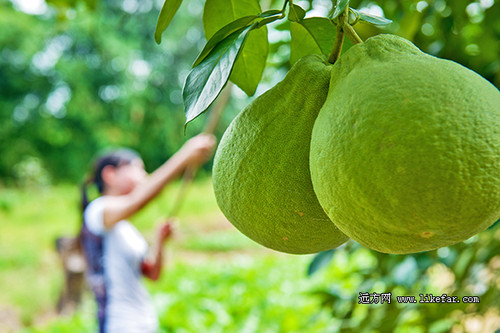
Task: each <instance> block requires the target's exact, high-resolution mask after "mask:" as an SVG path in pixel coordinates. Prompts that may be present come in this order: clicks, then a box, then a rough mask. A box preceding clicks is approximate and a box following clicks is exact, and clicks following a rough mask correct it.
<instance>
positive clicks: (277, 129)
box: [213, 55, 348, 254]
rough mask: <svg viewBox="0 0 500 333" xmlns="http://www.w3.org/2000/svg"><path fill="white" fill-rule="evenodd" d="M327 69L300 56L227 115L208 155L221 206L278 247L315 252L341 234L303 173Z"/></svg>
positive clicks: (236, 223)
mask: <svg viewBox="0 0 500 333" xmlns="http://www.w3.org/2000/svg"><path fill="white" fill-rule="evenodd" d="M331 68H332V66H331V65H329V64H327V63H326V61H325V60H323V59H322V58H321V57H319V56H315V55H314V56H308V57H305V58H303V59H301V60H299V61H298V62H297V63H296V64H295V65H294V66H293V67H292V68H291V69H290V71H289V73H288V74H287V75H286V77H285V79H284V80H283V81H281V82H280V83H278V84H277V85H276V86H275V87H273V88H272V89H270V90H269V91H267V92H266V93H264V94H263V95H262V96H260V97H258V98H257V99H255V100H254V101H253V102H252V103H251V104H250V105H249V106H248V107H246V108H245V109H244V110H243V111H242V112H241V113H240V114H239V115H238V116H237V117H236V118H235V119H234V120H233V121H232V123H231V124H230V126H229V127H228V129H227V130H226V132H225V133H224V135H223V137H222V139H221V141H220V143H219V146H218V148H217V152H216V154H215V160H214V167H213V184H214V191H215V196H216V199H217V203H218V205H219V207H220V209H221V210H222V212H223V213H224V215H225V216H226V217H227V219H228V220H229V221H230V222H231V223H232V224H233V225H234V226H235V227H236V228H238V229H239V230H240V231H241V232H242V233H243V234H245V235H246V236H248V237H249V238H251V239H253V240H254V241H256V242H258V243H260V244H262V245H264V246H266V247H269V248H271V249H274V250H277V251H282V252H287V253H295V254H305V253H315V252H319V251H323V250H327V249H331V248H333V247H336V246H338V245H340V244H342V243H344V242H345V241H347V239H348V238H347V237H346V236H345V235H344V234H342V233H341V232H340V231H339V230H338V229H337V228H336V227H335V225H334V224H333V223H332V222H331V221H330V219H329V218H328V216H327V215H326V214H325V213H324V211H323V209H322V208H321V206H320V204H319V202H318V200H317V198H316V195H315V194H314V190H313V188H312V183H311V178H310V172H309V144H310V139H311V132H312V127H313V125H314V120H315V119H316V116H317V114H318V112H319V110H320V108H321V106H322V105H323V103H324V101H325V99H326V95H327V94H328V84H329V81H330V72H331Z"/></svg>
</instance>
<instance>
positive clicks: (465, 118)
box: [310, 35, 500, 253]
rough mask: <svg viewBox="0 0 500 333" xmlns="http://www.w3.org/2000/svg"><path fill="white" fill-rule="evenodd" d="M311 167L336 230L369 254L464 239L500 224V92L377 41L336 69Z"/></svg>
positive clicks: (445, 64) (404, 47) (386, 39)
mask: <svg viewBox="0 0 500 333" xmlns="http://www.w3.org/2000/svg"><path fill="white" fill-rule="evenodd" d="M330 87H331V88H330V92H329V95H328V97H327V100H326V102H325V104H324V106H323V108H322V109H321V111H320V113H319V115H318V118H317V120H316V123H315V126H314V130H313V134H312V141H311V155H310V162H311V164H310V166H311V176H312V182H313V185H314V190H315V192H316V194H317V197H318V199H319V201H320V203H321V205H322V207H323V208H324V210H325V211H326V212H327V214H328V216H329V217H330V218H331V219H332V221H334V222H335V224H336V225H337V227H338V228H339V229H340V230H341V231H342V232H344V233H345V234H346V235H348V236H349V237H351V238H353V239H354V240H356V241H358V242H359V243H361V244H362V245H365V246H367V247H369V248H371V249H374V250H377V251H380V252H386V253H412V252H420V251H426V250H432V249H436V248H439V247H442V246H447V245H451V244H454V243H457V242H460V241H463V240H465V239H467V238H469V237H471V236H473V235H474V234H476V233H478V232H480V231H482V230H484V229H486V228H487V227H488V226H490V225H491V224H493V223H494V222H495V221H496V220H497V219H498V217H499V216H500V92H499V91H498V89H497V88H495V87H494V86H493V85H492V84H490V83H489V82H488V81H486V80H485V79H483V78H482V77H481V76H479V75H478V74H476V73H474V72H472V71H470V70H468V69H467V68H465V67H463V66H461V65H459V64H457V63H455V62H452V61H448V60H442V59H438V58H435V57H432V56H430V55H427V54H424V53H422V52H421V51H420V50H418V49H417V48H416V47H415V46H414V45H413V44H411V43H410V42H409V41H407V40H405V39H403V38H400V37H396V36H392V35H379V36H376V37H373V38H370V39H368V40H367V41H366V43H363V44H358V45H355V46H353V47H352V48H351V49H350V50H349V51H348V52H346V53H345V54H344V55H343V56H342V58H341V60H340V61H339V62H337V63H336V64H335V65H334V68H333V71H332V80H331V83H330Z"/></svg>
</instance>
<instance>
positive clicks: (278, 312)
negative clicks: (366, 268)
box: [0, 179, 328, 332]
mask: <svg viewBox="0 0 500 333" xmlns="http://www.w3.org/2000/svg"><path fill="white" fill-rule="evenodd" d="M178 187H179V183H176V184H173V185H172V186H171V187H170V188H167V189H166V190H165V191H164V193H163V195H161V196H160V197H159V198H157V199H155V201H154V202H152V203H151V204H150V205H148V206H147V207H146V209H145V210H144V211H142V212H141V213H140V214H138V215H137V216H136V217H135V218H134V219H133V222H134V223H135V225H136V226H137V227H138V228H139V230H141V232H143V233H144V235H145V236H146V238H148V237H150V236H151V232H152V230H154V224H155V223H156V222H158V221H160V220H161V217H162V216H166V215H167V214H168V212H169V209H170V207H171V205H172V202H173V201H174V198H175V196H176V195H177V191H178ZM79 199H80V198H79V191H78V187H77V186H75V185H59V186H54V187H44V188H29V189H15V188H2V190H1V191H0V220H1V221H2V223H1V224H0V229H1V232H0V269H1V271H2V274H0V331H1V332H77V331H82V332H86V331H90V330H92V328H93V327H94V318H93V312H94V304H93V300H92V297H91V295H90V293H89V292H86V293H85V295H84V300H83V303H82V306H81V307H80V309H79V310H78V311H77V312H76V315H75V316H73V317H60V316H58V315H57V314H56V312H55V306H56V304H57V299H58V296H59V293H60V290H61V288H62V286H63V271H62V266H61V263H60V261H59V257H58V256H57V253H56V250H55V239H56V238H57V237H59V236H63V235H68V236H70V235H76V233H77V231H78V227H79V224H80V217H79ZM167 259H170V260H169V262H168V263H167V265H166V268H165V270H164V272H163V275H162V277H161V278H160V280H159V281H158V282H156V283H149V282H146V284H147V287H148V289H149V290H150V292H151V294H152V295H153V298H154V300H155V302H156V304H157V305H158V308H159V312H160V321H161V326H162V329H164V330H166V331H168V329H174V328H173V327H183V328H185V329H187V330H186V331H194V330H196V329H200V331H206V332H207V331H208V332H216V331H219V330H220V329H226V330H229V331H231V330H233V329H236V328H238V327H248V330H249V331H250V332H253V331H255V330H254V329H258V328H259V327H260V328H261V329H262V328H263V327H264V326H263V325H265V326H266V327H268V328H269V329H271V331H273V332H275V331H279V330H281V329H283V330H284V331H286V332H292V331H295V330H297V331H300V329H303V328H304V325H307V326H310V325H311V323H310V322H309V320H310V318H309V319H308V317H313V316H317V315H318V313H317V312H318V307H319V305H318V304H317V303H318V302H319V300H315V299H314V298H312V297H311V296H310V295H308V294H307V290H308V289H309V288H310V287H312V286H313V285H310V282H311V279H308V278H306V275H305V273H306V270H307V265H308V263H309V261H310V260H311V256H293V255H286V254H281V253H278V252H275V251H272V250H268V249H266V248H264V247H262V246H260V245H258V244H256V243H254V242H252V241H251V240H249V239H248V238H246V237H245V236H243V235H242V234H241V233H239V232H238V231H237V230H236V229H235V228H234V227H233V226H232V225H231V224H230V223H229V222H228V221H227V220H226V219H225V218H224V216H223V215H222V213H221V212H220V211H219V209H218V208H217V205H216V202H215V198H214V196H213V191H212V185H211V180H210V179H204V180H201V181H197V182H195V183H194V184H193V186H192V187H191V188H190V189H189V192H188V195H187V196H186V199H185V202H184V203H183V205H182V209H181V213H180V215H179V221H178V225H177V230H176V235H175V238H174V239H173V240H172V241H171V243H170V244H169V245H168V256H167ZM325 282H326V281H325ZM315 286H316V287H318V285H317V284H316V285H315ZM297 309H301V312H302V313H304V316H303V318H302V319H301V318H296V315H295V314H296V310H297ZM307 314H309V316H307ZM266 318H267V319H266ZM264 321H267V323H266V324H264ZM195 322H196V323H197V324H196V325H194V324H193V323H195ZM316 322H317V323H316V324H313V325H312V326H311V327H314V326H315V325H317V324H319V325H320V327H324V325H327V324H328V315H327V314H326V313H324V316H323V317H322V318H321V316H320V317H318V319H317V320H316ZM187 323H189V324H187ZM245 325H246V326H245ZM274 326H275V327H274ZM273 327H274V328H273ZM287 327H288V329H287ZM181 331H182V330H180V331H179V330H176V331H175V332H181ZM263 331H265V330H263Z"/></svg>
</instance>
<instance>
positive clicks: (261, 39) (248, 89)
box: [203, 0, 274, 96]
mask: <svg viewBox="0 0 500 333" xmlns="http://www.w3.org/2000/svg"><path fill="white" fill-rule="evenodd" d="M260 14H261V9H260V4H259V1H258V0H207V1H206V3H205V10H204V12H203V26H204V29H205V36H206V37H207V39H209V38H210V37H212V36H213V35H214V34H215V33H216V32H217V31H218V30H219V29H220V28H221V27H223V26H225V25H226V24H228V23H230V22H232V21H235V20H237V19H239V18H241V17H244V16H251V15H260ZM272 20H274V18H272ZM268 50H269V42H268V40H267V27H263V28H262V29H254V30H252V31H251V33H250V34H249V36H248V38H247V40H246V42H245V48H244V49H243V50H242V52H241V55H240V56H239V57H238V60H237V61H236V63H235V65H234V68H233V71H232V73H231V77H230V80H231V81H232V82H234V84H236V85H237V86H238V87H240V88H241V89H242V90H243V91H244V92H245V93H246V94H247V95H249V96H252V95H253V94H254V93H255V90H256V89H257V86H258V84H259V82H260V80H261V78H262V74H263V72H264V68H265V66H266V61H267V54H268Z"/></svg>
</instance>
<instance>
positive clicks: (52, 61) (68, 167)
mask: <svg viewBox="0 0 500 333" xmlns="http://www.w3.org/2000/svg"><path fill="white" fill-rule="evenodd" d="M51 3H53V4H54V5H56V7H49V11H48V12H46V13H45V14H43V15H39V16H34V15H28V14H25V13H23V12H21V11H17V10H15V9H14V8H13V7H12V5H11V4H10V3H9V2H7V1H4V0H2V1H1V2H0V45H1V51H0V77H1V79H0V124H1V125H0V128H1V131H0V150H1V152H2V158H1V160H0V179H3V180H4V182H9V181H11V180H12V179H14V178H15V177H16V175H18V173H17V174H16V173H15V170H16V165H17V164H19V163H22V161H23V160H25V159H27V158H31V157H34V158H37V161H39V162H40V164H41V165H42V166H43V167H44V168H45V169H46V170H48V171H49V173H50V174H51V176H52V178H53V179H54V180H56V181H57V180H70V181H78V180H80V179H81V178H82V177H83V175H84V173H85V171H86V170H87V166H88V163H89V161H90V160H91V158H92V156H93V155H94V154H95V153H96V152H97V151H98V150H99V149H102V148H104V147H108V146H117V145H120V146H121V145H125V146H129V147H132V148H134V149H136V150H138V151H139V152H140V153H141V155H142V156H143V157H144V159H145V161H146V165H147V166H148V167H149V168H151V169H152V168H155V167H156V166H158V165H159V164H160V163H161V162H162V161H163V160H164V159H166V158H167V157H169V156H170V155H171V154H173V153H174V152H175V151H176V150H177V149H178V148H179V147H180V145H181V144H182V142H183V141H184V140H185V139H187V138H188V137H189V136H190V134H192V133H193V132H197V131H199V130H200V128H201V126H202V125H203V124H202V121H200V122H198V123H197V124H194V125H193V126H191V127H190V128H189V129H188V132H187V133H186V135H184V134H183V121H184V119H183V112H182V98H181V87H182V81H183V80H184V76H185V73H186V72H187V71H188V69H189V68H190V66H191V63H192V61H193V59H194V57H195V56H196V52H197V51H198V49H199V47H200V45H199V43H200V40H201V38H202V27H201V23H200V22H199V20H198V19H197V18H196V17H195V16H193V14H191V12H192V13H200V11H201V8H202V7H201V4H200V2H198V1H195V2H193V3H192V4H190V5H188V6H187V7H186V8H184V10H181V11H180V13H179V14H180V16H179V17H177V18H176V22H174V26H173V29H172V30H171V31H170V33H169V36H168V38H166V41H165V43H164V45H162V46H161V47H160V46H158V45H156V44H155V43H154V41H153V38H152V32H153V30H154V22H155V20H156V17H157V15H158V8H157V7H155V3H154V2H153V1H152V0H149V1H141V2H135V1H125V2H124V1H103V2H99V3H98V4H97V5H95V4H93V5H92V6H88V5H87V4H88V3H89V2H88V1H79V2H76V1H62V0H60V1H52V2H51ZM93 8H94V9H93ZM145 22H146V23H147V22H150V23H149V24H145ZM175 23H177V25H176V24H175Z"/></svg>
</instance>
